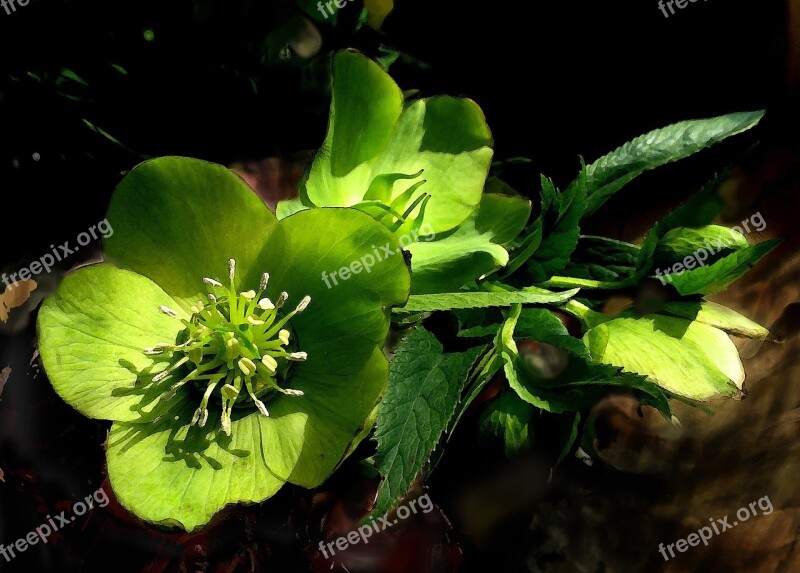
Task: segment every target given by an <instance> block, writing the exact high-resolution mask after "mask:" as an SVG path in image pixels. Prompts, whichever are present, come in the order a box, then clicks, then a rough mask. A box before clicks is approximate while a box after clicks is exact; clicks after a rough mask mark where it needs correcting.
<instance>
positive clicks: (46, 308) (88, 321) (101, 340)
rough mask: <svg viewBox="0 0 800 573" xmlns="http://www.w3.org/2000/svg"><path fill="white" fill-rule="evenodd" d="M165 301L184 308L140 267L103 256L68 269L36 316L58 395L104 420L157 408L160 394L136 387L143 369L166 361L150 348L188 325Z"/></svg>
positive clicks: (151, 369) (154, 369)
mask: <svg viewBox="0 0 800 573" xmlns="http://www.w3.org/2000/svg"><path fill="white" fill-rule="evenodd" d="M161 305H166V306H169V307H171V308H173V309H175V310H176V311H178V312H181V311H180V307H178V305H177V304H176V303H175V301H174V300H173V299H172V298H171V297H170V296H169V295H168V294H167V293H165V292H164V291H163V290H161V288H159V287H158V285H156V284H155V283H153V282H152V281H151V280H149V279H147V278H145V277H143V276H141V275H137V274H136V273H133V272H130V271H127V270H121V269H118V268H116V267H113V266H111V265H109V264H105V263H103V264H98V265H92V266H88V267H84V268H81V269H79V270H77V271H75V272H73V273H70V274H68V275H67V276H66V278H65V279H64V281H63V282H62V283H61V286H60V287H59V289H58V291H57V292H56V294H54V295H53V296H51V297H49V298H48V299H47V300H45V302H44V304H43V305H42V308H41V310H40V311H39V318H38V322H37V327H38V333H39V352H40V354H41V357H42V362H43V364H44V367H45V371H46V372H47V376H48V378H49V379H50V382H51V384H52V385H53V388H54V389H55V391H56V392H57V393H58V395H59V396H61V397H62V398H63V399H64V400H65V401H66V402H67V403H69V404H70V405H72V406H73V407H74V408H76V409H77V410H78V411H80V412H81V413H82V414H84V415H86V416H89V417H90V418H98V419H101V420H119V421H130V420H136V419H138V418H139V417H140V416H141V415H142V413H143V412H145V411H149V410H150V409H152V406H153V404H152V402H153V401H154V400H155V398H158V397H159V395H158V394H157V395H155V396H152V395H149V394H146V393H144V392H143V391H142V392H140V391H137V390H136V381H137V378H138V375H139V373H141V372H145V371H147V372H150V373H152V374H156V373H158V372H159V371H160V370H163V366H161V365H159V366H158V367H156V366H155V363H154V362H153V360H152V359H151V357H150V356H146V355H145V354H144V352H143V351H144V349H145V348H152V347H153V346H155V345H156V344H158V343H159V342H169V343H174V342H175V339H176V337H177V335H178V332H179V331H181V330H183V328H184V326H183V324H181V322H180V321H179V320H176V319H174V318H170V317H169V316H166V315H165V314H164V313H162V312H161V311H160V310H159V307H160V306H161ZM181 314H183V313H182V312H181ZM185 317H186V318H188V315H185Z"/></svg>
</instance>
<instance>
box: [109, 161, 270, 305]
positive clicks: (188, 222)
mask: <svg viewBox="0 0 800 573" xmlns="http://www.w3.org/2000/svg"><path fill="white" fill-rule="evenodd" d="M108 220H109V222H110V223H111V226H112V228H113V229H114V234H113V235H112V236H111V237H109V239H107V241H106V242H105V253H106V258H107V260H109V261H111V262H114V263H115V264H117V265H118V266H120V267H124V268H128V269H131V270H134V271H136V272H138V273H139V274H142V275H144V276H146V277H148V278H150V279H152V280H153V281H155V282H156V283H157V284H158V285H159V286H161V288H163V289H164V290H165V291H166V292H167V293H169V294H170V295H171V296H172V297H173V298H175V299H176V300H179V301H180V302H181V304H182V305H183V307H184V308H185V309H188V307H189V306H190V305H191V304H194V302H196V301H197V297H198V296H202V297H203V298H205V295H204V293H205V292H206V291H205V289H204V288H203V284H202V282H201V281H202V279H203V277H212V278H217V279H223V278H224V277H225V276H227V273H228V271H227V261H228V259H230V258H235V259H236V261H237V264H238V268H239V276H243V275H244V274H246V273H247V271H248V270H250V269H251V268H252V265H253V262H254V261H255V260H256V258H257V257H258V255H259V253H260V252H261V249H262V247H263V245H264V243H265V241H266V239H267V237H268V236H269V234H270V232H271V231H272V229H273V228H274V226H275V225H276V224H277V221H276V219H275V216H274V215H273V214H272V212H271V211H270V210H269V208H268V207H267V206H266V205H265V204H264V202H263V201H262V200H261V199H260V198H259V197H258V196H257V195H256V194H255V193H254V192H253V191H252V190H251V189H250V188H249V187H248V186H247V185H246V184H245V183H244V181H242V179H240V178H239V176H238V175H236V174H234V173H233V172H232V171H230V170H228V169H226V168H225V167H222V166H221V165H215V164H213V163H207V162H205V161H200V160H197V159H187V158H183V157H162V158H159V159H153V160H151V161H146V162H145V163H142V164H141V165H139V166H137V167H136V168H134V169H133V171H131V172H130V173H129V174H128V175H127V176H126V177H125V179H123V180H122V182H121V183H120V184H119V186H118V187H117V189H116V191H115V192H114V196H113V198H112V199H111V206H110V207H109V211H108Z"/></svg>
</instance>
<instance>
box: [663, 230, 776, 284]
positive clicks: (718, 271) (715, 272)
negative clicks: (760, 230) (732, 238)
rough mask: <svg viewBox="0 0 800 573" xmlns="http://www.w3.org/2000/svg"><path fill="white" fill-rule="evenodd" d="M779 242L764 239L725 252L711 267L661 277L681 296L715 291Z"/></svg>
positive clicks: (745, 270)
mask: <svg viewBox="0 0 800 573" xmlns="http://www.w3.org/2000/svg"><path fill="white" fill-rule="evenodd" d="M781 242H782V241H781V239H772V240H769V241H764V242H763V243H759V244H757V245H752V246H750V247H747V248H745V249H742V250H741V251H737V252H735V253H733V254H732V255H728V256H727V257H725V258H723V259H720V260H719V261H717V262H716V263H714V264H713V265H711V266H701V267H700V268H695V269H692V270H689V271H684V272H682V273H676V272H673V273H671V274H669V275H664V276H663V277H662V280H663V281H665V282H668V283H670V284H672V285H673V286H674V287H675V289H676V290H677V291H678V292H679V293H680V294H681V295H682V296H690V295H694V294H702V295H709V294H715V293H718V292H721V291H723V290H725V289H726V288H728V286H729V285H730V284H731V283H733V282H734V281H735V280H736V279H738V278H739V277H741V276H742V275H743V274H744V273H746V272H747V271H748V270H750V268H751V267H752V266H753V265H755V264H756V263H757V262H758V261H759V260H760V259H761V258H762V257H764V256H765V255H767V254H768V253H769V252H770V251H772V249H774V248H775V247H777V246H778V245H779V244H780V243H781Z"/></svg>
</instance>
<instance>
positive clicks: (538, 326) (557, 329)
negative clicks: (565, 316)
mask: <svg viewBox="0 0 800 573" xmlns="http://www.w3.org/2000/svg"><path fill="white" fill-rule="evenodd" d="M514 338H515V339H516V340H536V341H538V342H543V343H545V344H552V345H553V346H557V347H559V348H563V349H565V350H568V351H569V352H572V353H573V354H576V355H577V356H580V357H582V358H585V359H589V352H588V350H587V349H586V347H585V346H584V345H583V343H582V342H581V341H580V340H578V339H577V338H575V337H574V336H571V335H570V334H569V332H568V331H567V327H566V326H564V323H563V322H562V321H561V319H559V318H558V317H557V316H556V315H554V314H553V313H552V312H550V311H549V310H547V309H544V308H525V309H522V312H521V313H520V316H519V319H518V320H517V325H516V328H515V329H514Z"/></svg>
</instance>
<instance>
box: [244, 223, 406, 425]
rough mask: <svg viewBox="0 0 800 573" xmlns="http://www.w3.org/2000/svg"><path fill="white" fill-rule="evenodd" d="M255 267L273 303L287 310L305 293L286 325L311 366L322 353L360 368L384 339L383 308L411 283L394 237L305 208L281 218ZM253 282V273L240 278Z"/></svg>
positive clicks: (400, 298) (398, 300)
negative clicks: (282, 300)
mask: <svg viewBox="0 0 800 573" xmlns="http://www.w3.org/2000/svg"><path fill="white" fill-rule="evenodd" d="M385 249H388V250H389V251H391V252H392V253H393V254H392V255H391V256H389V255H388V254H387V253H386V251H385ZM256 269H257V270H256V273H260V272H268V273H270V275H271V278H270V283H269V288H268V290H267V294H268V295H269V296H270V297H271V298H272V299H273V300H275V298H277V296H278V293H280V292H281V291H286V292H288V293H289V302H288V303H287V308H288V307H289V306H291V305H296V304H297V303H298V302H299V301H300V300H301V299H302V298H303V297H304V296H305V295H310V296H311V304H310V305H309V306H308V308H307V309H306V310H305V311H304V312H302V313H300V314H298V315H297V316H295V317H294V318H293V319H292V322H291V324H292V327H293V328H294V329H295V331H296V332H297V335H298V339H299V344H300V347H301V349H302V350H303V351H305V352H307V353H308V355H309V360H308V362H307V363H306V364H305V366H306V367H309V366H310V367H313V368H317V364H318V363H317V362H316V361H317V360H318V359H322V358H324V357H325V356H328V358H325V359H324V360H330V359H331V358H330V357H331V356H348V357H350V362H351V364H352V368H355V369H358V368H360V367H361V366H362V365H363V364H364V362H365V361H366V360H367V359H369V357H370V356H371V355H372V351H373V349H374V348H375V347H376V346H379V345H381V346H382V345H383V343H384V342H385V340H386V334H387V332H388V328H389V311H390V307H391V306H394V305H401V304H403V303H404V302H405V301H406V300H407V298H408V293H409V289H410V281H411V279H410V275H409V270H408V266H407V265H406V263H405V259H404V257H403V254H402V250H401V248H400V245H399V243H398V242H397V240H396V239H395V237H394V236H393V235H392V234H391V233H390V232H389V231H388V230H387V229H386V227H384V226H383V225H381V224H380V223H378V222H376V221H375V220H374V219H373V218H372V217H370V216H369V215H366V214H364V213H362V212H360V211H357V210H355V209H310V210H308V211H301V212H300V213H296V214H295V215H292V216H291V217H288V218H286V219H284V220H282V221H281V222H280V225H279V226H278V228H277V230H276V232H275V233H273V235H272V236H271V237H270V240H269V242H268V243H267V245H266V246H265V248H264V251H263V253H262V257H261V259H260V260H259V262H258V264H257V265H256ZM344 269H348V270H344ZM343 271H344V272H343ZM354 271H358V272H357V273H355V272H354ZM345 277H346V278H345ZM257 283H258V275H257V274H255V275H254V276H252V277H250V278H249V279H247V284H257ZM324 360H323V361H322V362H320V363H319V369H320V371H323V372H326V371H328V370H330V367H329V366H326V363H325V361H324ZM365 417H366V413H365Z"/></svg>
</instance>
